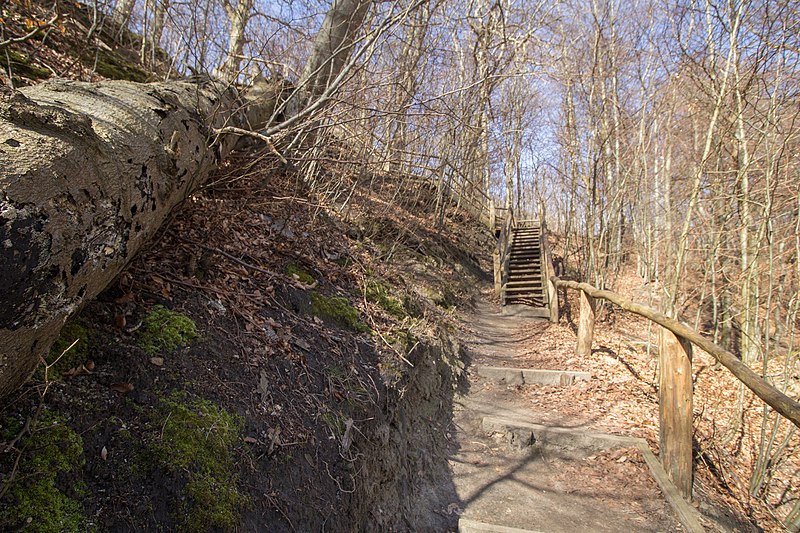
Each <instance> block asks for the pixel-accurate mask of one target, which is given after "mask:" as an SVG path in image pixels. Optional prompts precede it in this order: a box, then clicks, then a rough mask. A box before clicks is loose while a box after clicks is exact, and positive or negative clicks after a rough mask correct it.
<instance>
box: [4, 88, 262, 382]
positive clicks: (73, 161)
mask: <svg viewBox="0 0 800 533" xmlns="http://www.w3.org/2000/svg"><path fill="white" fill-rule="evenodd" d="M222 87H223V86H222V85H220V84H217V83H214V82H206V83H197V82H190V81H184V82H172V83H160V84H146V85H145V84H136V83H130V82H103V83H95V84H90V83H79V82H68V81H54V82H49V83H45V84H42V85H39V86H36V87H31V88H26V89H23V90H22V91H21V92H20V93H17V94H16V95H15V96H13V97H11V98H10V99H6V100H3V101H0V169H2V171H1V172H0V192H1V193H2V196H0V243H2V246H0V294H2V305H0V346H2V347H3V350H2V353H0V396H4V395H5V394H7V393H9V392H10V391H12V390H13V389H14V388H15V387H17V386H18V385H20V384H21V383H22V382H23V381H24V380H25V379H26V378H27V377H28V375H29V373H30V372H31V370H32V369H33V368H34V367H35V365H36V364H37V362H38V361H39V360H40V357H41V356H43V355H44V354H46V353H47V350H48V349H49V347H50V345H51V344H52V341H53V340H54V339H55V338H56V336H57V335H58V332H59V330H60V328H61V326H62V325H63V324H64V322H65V321H66V319H67V318H68V317H69V316H70V315H71V314H73V313H74V312H76V311H77V310H78V309H80V307H81V305H82V303H83V302H85V301H87V300H88V299H91V298H93V297H94V296H96V295H97V294H99V293H100V291H102V290H103V289H104V288H105V287H106V286H108V284H109V283H110V282H111V281H112V280H113V279H114V277H115V276H117V274H119V272H120V271H121V270H122V269H123V267H125V265H126V264H127V263H128V262H129V261H130V259H131V258H132V257H133V256H134V255H135V254H136V252H138V251H139V250H140V249H141V248H142V246H143V245H144V244H145V243H146V242H147V241H148V240H149V239H150V238H151V237H152V236H153V235H154V234H155V232H156V231H157V230H158V229H159V227H160V226H161V224H162V223H163V222H164V221H165V220H166V218H167V216H168V215H169V213H170V211H171V210H172V209H173V208H175V206H176V205H178V204H180V203H181V202H182V201H183V200H184V199H185V198H186V197H187V196H188V195H189V194H191V193H192V192H193V191H194V190H196V189H197V188H198V186H200V185H201V184H202V183H203V182H204V181H205V180H206V178H207V177H208V175H209V171H210V170H211V169H212V168H214V167H215V166H216V164H217V163H218V162H219V161H220V160H221V159H222V158H224V157H225V156H226V155H227V154H228V153H229V152H230V150H231V149H232V147H233V145H234V143H235V141H236V138H235V137H233V136H227V137H221V138H219V139H218V140H217V142H215V143H214V144H213V146H211V147H210V146H209V142H208V141H209V139H210V138H211V137H212V136H213V132H212V128H214V127H221V126H223V125H235V124H239V125H241V126H242V127H248V124H258V123H259V121H261V120H263V119H262V118H261V117H262V116H263V115H264V114H267V113H268V112H269V111H271V109H269V107H270V106H269V105H263V104H259V105H249V106H246V105H245V104H246V102H245V101H243V99H242V98H241V97H240V95H239V94H238V93H237V92H236V90H235V89H231V88H222ZM243 108H247V113H244V112H242V111H240V110H241V109H243ZM267 116H268V115H267Z"/></svg>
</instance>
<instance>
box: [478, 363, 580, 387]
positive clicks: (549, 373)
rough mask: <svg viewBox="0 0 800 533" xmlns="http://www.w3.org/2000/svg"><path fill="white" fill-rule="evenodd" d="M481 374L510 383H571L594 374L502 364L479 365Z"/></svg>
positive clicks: (563, 384)
mask: <svg viewBox="0 0 800 533" xmlns="http://www.w3.org/2000/svg"><path fill="white" fill-rule="evenodd" d="M475 371H476V372H477V373H478V375H479V376H481V377H482V378H486V379H492V380H496V381H505V382H506V383H507V384H509V385H533V384H536V385H562V386H567V385H571V384H572V383H574V382H575V381H587V380H589V379H591V377H592V375H591V374H590V373H589V372H581V371H577V370H538V369H535V368H507V367H500V366H478V367H475Z"/></svg>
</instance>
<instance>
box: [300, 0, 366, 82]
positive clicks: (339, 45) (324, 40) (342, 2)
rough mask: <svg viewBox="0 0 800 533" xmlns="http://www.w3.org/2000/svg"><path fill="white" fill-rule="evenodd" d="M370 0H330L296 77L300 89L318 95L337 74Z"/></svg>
mask: <svg viewBox="0 0 800 533" xmlns="http://www.w3.org/2000/svg"><path fill="white" fill-rule="evenodd" d="M371 5H372V0H334V2H333V6H332V7H331V9H330V10H329V11H328V14H327V15H326V16H325V21H324V22H323V23H322V28H320V30H319V34H318V35H317V39H316V41H315V43H314V50H313V51H312V53H311V57H309V59H308V62H307V63H306V66H305V68H304V69H303V74H302V76H301V77H300V83H299V84H298V85H299V86H300V88H301V89H302V90H303V91H304V92H305V93H306V94H307V95H308V96H311V97H314V96H319V95H321V94H322V93H323V92H325V89H327V88H328V86H329V85H330V84H331V83H332V82H333V81H334V80H335V79H336V78H337V77H338V76H339V73H341V71H342V68H344V65H345V63H346V62H347V59H348V58H349V57H350V52H351V51H352V49H353V46H354V45H355V40H356V35H357V34H358V31H359V29H360V28H361V24H362V23H363V22H364V18H365V17H366V16H367V12H368V11H369V7H370V6H371Z"/></svg>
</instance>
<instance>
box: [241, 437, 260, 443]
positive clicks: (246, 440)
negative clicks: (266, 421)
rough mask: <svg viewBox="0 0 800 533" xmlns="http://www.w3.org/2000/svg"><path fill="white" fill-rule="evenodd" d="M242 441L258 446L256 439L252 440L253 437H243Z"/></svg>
mask: <svg viewBox="0 0 800 533" xmlns="http://www.w3.org/2000/svg"><path fill="white" fill-rule="evenodd" d="M244 441H245V442H246V443H247V444H258V439H254V438H253V437H245V438H244Z"/></svg>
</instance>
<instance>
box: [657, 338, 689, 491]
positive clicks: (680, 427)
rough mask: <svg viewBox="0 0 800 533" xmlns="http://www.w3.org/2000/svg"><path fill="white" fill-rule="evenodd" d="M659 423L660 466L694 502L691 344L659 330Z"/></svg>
mask: <svg viewBox="0 0 800 533" xmlns="http://www.w3.org/2000/svg"><path fill="white" fill-rule="evenodd" d="M659 329H660V333H659V374H658V420H659V425H660V428H659V441H660V450H661V451H660V456H661V464H662V465H664V470H666V471H667V474H668V475H669V477H670V478H671V479H672V482H673V483H674V484H675V486H676V487H677V488H678V490H679V491H680V493H681V495H682V496H683V497H684V498H685V499H687V500H689V501H691V499H692V343H691V342H689V341H688V340H686V339H684V338H682V337H678V336H676V335H675V334H674V333H672V332H671V331H669V330H668V329H665V328H659Z"/></svg>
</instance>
